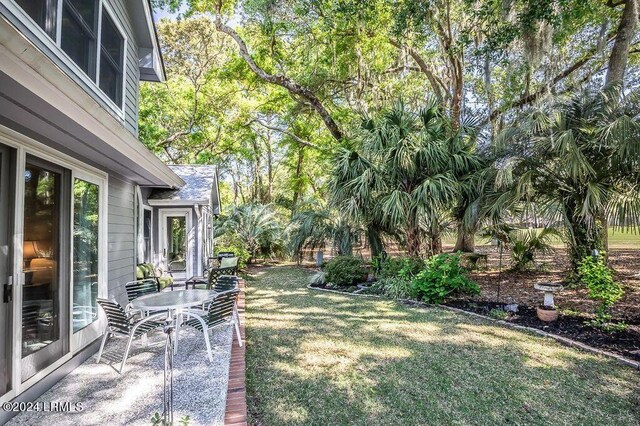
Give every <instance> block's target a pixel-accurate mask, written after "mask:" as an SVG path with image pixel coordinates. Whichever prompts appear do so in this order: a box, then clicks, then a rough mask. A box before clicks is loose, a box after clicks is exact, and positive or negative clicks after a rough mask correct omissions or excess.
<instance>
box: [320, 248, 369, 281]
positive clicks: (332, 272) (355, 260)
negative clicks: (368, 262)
mask: <svg viewBox="0 0 640 426" xmlns="http://www.w3.org/2000/svg"><path fill="white" fill-rule="evenodd" d="M363 266H364V262H363V261H362V259H361V258H359V257H354V256H338V257H336V258H334V259H331V260H330V261H328V262H327V264H326V265H325V267H324V272H325V273H326V280H327V282H329V283H332V284H334V285H336V286H339V287H347V286H351V285H355V284H357V283H359V282H362V281H364V278H365V277H364V273H365V270H364V268H363Z"/></svg>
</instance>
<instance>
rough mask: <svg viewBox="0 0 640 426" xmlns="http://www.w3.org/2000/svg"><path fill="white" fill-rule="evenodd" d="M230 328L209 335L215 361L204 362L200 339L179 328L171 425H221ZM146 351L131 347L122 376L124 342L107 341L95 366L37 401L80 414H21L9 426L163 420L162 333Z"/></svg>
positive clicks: (88, 364) (92, 360) (138, 345)
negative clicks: (155, 417) (156, 415)
mask: <svg viewBox="0 0 640 426" xmlns="http://www.w3.org/2000/svg"><path fill="white" fill-rule="evenodd" d="M231 333H232V326H224V327H220V328H217V329H215V330H213V331H210V332H209V337H210V339H211V349H212V352H213V357H214V362H213V363H209V362H208V360H207V353H206V348H205V342H204V339H203V337H202V334H201V333H199V332H198V331H196V330H192V329H184V330H182V331H181V333H180V342H179V346H178V353H177V355H176V356H175V357H174V379H173V380H174V381H173V383H174V394H173V395H174V399H173V407H174V423H178V422H179V420H180V419H181V418H182V417H183V416H189V425H205V424H206V425H217V424H223V421H224V415H225V403H226V399H227V384H228V376H229V362H230V357H231V335H232V334H231ZM148 340H149V345H148V347H145V346H144V345H143V344H142V342H141V341H140V340H136V341H135V342H134V345H133V346H132V349H131V352H130V355H129V358H128V359H127V363H126V366H125V369H124V371H123V374H122V375H120V374H118V372H117V369H118V368H119V367H120V362H121V360H122V353H123V351H124V346H125V343H126V341H125V340H124V339H110V340H109V342H108V343H107V345H106V347H105V352H104V354H103V355H102V359H101V361H100V363H99V364H96V362H95V361H96V356H97V355H94V356H92V357H91V358H90V359H88V360H87V361H86V362H85V363H84V364H82V365H81V366H80V367H79V368H77V369H76V370H74V371H73V372H72V373H70V374H69V375H68V376H66V377H65V378H64V379H63V380H62V381H60V382H59V383H58V384H57V385H55V386H54V387H53V388H51V389H50V390H49V391H47V392H46V393H44V394H43V395H42V396H41V397H40V398H38V400H37V402H43V403H46V404H49V403H52V402H60V403H66V402H69V403H71V407H73V406H74V404H75V403H77V402H80V403H81V404H82V411H77V412H76V411H70V412H43V411H39V412H35V411H34V412H25V413H21V414H19V415H17V416H16V417H14V418H13V419H12V420H11V421H10V422H9V423H8V424H9V425H41V424H43V423H45V422H46V423H49V424H56V425H78V424H82V425H103V424H114V425H116V424H127V425H133V424H145V425H148V424H151V418H152V417H153V415H154V413H156V412H158V413H160V415H162V405H163V380H164V378H163V371H164V343H165V339H164V334H163V333H162V332H161V331H160V332H154V333H152V334H151V335H150V336H149V339H148Z"/></svg>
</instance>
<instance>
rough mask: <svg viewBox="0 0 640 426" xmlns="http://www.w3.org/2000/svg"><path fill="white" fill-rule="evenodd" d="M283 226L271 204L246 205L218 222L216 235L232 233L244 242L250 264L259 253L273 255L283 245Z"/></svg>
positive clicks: (215, 230)
mask: <svg viewBox="0 0 640 426" xmlns="http://www.w3.org/2000/svg"><path fill="white" fill-rule="evenodd" d="M282 231H283V228H282V225H281V224H280V221H279V220H278V218H277V215H276V212H275V210H274V209H273V208H272V206H271V205H269V204H245V205H241V206H237V207H234V208H233V210H232V211H231V213H230V214H229V215H228V216H227V217H223V218H221V219H219V220H218V223H217V224H216V226H215V227H214V235H215V236H220V235H223V234H227V233H231V234H234V235H236V236H237V237H238V238H239V239H240V241H242V242H243V243H244V244H245V246H246V248H247V251H248V252H249V254H250V258H249V262H251V260H253V259H255V258H256V257H257V255H258V254H259V253H261V252H262V253H263V254H265V255H266V254H271V253H273V252H274V251H275V250H276V249H277V248H278V246H279V245H280V244H281V240H282Z"/></svg>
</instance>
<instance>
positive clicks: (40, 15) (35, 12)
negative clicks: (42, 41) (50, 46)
mask: <svg viewBox="0 0 640 426" xmlns="http://www.w3.org/2000/svg"><path fill="white" fill-rule="evenodd" d="M56 2H57V0H16V3H18V5H20V7H21V8H22V9H23V10H24V11H25V12H27V15H29V16H30V17H31V19H33V21H34V22H35V23H36V24H38V26H39V27H40V28H42V29H43V30H44V31H45V32H46V33H47V34H48V35H49V37H51V38H55V34H56Z"/></svg>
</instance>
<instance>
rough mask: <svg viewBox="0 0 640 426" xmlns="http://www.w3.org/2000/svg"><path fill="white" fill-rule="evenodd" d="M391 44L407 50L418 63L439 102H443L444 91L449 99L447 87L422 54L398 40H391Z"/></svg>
mask: <svg viewBox="0 0 640 426" xmlns="http://www.w3.org/2000/svg"><path fill="white" fill-rule="evenodd" d="M389 43H391V45H392V46H394V47H396V48H398V49H406V51H407V53H408V54H409V56H411V57H412V58H413V60H414V61H415V62H416V64H418V67H419V68H420V71H422V73H423V74H424V75H425V76H426V77H427V80H429V84H430V85H431V88H432V89H433V92H434V93H435V95H436V97H437V98H438V100H439V101H441V102H442V99H443V94H442V93H443V89H444V92H445V94H446V96H447V98H448V97H449V93H448V91H447V90H446V87H445V85H444V84H443V83H442V81H440V79H439V78H438V77H437V76H436V75H435V73H434V72H433V71H432V70H431V68H430V67H429V65H428V64H427V63H426V62H425V60H424V59H423V58H422V56H420V54H419V53H418V52H417V51H416V50H415V49H413V48H412V47H410V46H407V45H404V44H401V43H399V42H398V41H396V40H389Z"/></svg>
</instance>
